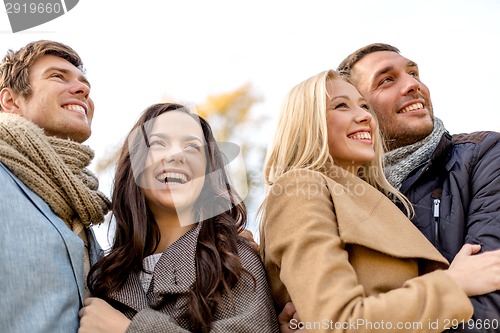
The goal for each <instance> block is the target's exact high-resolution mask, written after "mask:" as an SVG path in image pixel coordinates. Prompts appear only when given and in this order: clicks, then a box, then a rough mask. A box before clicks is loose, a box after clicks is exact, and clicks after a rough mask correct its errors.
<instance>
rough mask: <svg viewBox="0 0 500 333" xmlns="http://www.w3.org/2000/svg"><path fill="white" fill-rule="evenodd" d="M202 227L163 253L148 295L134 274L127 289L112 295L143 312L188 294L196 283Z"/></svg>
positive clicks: (191, 231)
mask: <svg viewBox="0 0 500 333" xmlns="http://www.w3.org/2000/svg"><path fill="white" fill-rule="evenodd" d="M202 223H203V222H200V223H198V225H197V226H196V227H194V228H192V229H190V230H189V231H187V232H186V233H185V234H184V235H183V236H182V237H180V238H179V239H178V240H177V241H175V242H174V243H173V244H172V245H170V246H169V247H168V248H167V249H166V250H165V251H163V253H162V255H161V257H160V259H159V260H158V263H157V264H156V266H155V269H154V271H153V278H152V280H151V285H150V287H149V290H148V291H147V293H145V292H144V289H143V288H142V286H141V282H140V280H139V274H137V273H131V274H129V276H128V278H127V281H126V282H125V284H124V286H123V288H122V289H121V290H120V291H118V292H116V293H114V294H112V295H110V296H111V298H112V299H114V300H116V301H118V302H120V303H122V304H125V305H127V306H129V307H131V308H132V309H134V310H136V311H140V310H142V309H145V308H148V307H153V308H154V307H156V306H160V305H161V303H162V301H163V298H164V297H165V296H168V295H175V294H183V293H186V292H188V291H189V290H190V288H191V286H192V285H193V284H194V283H195V281H196V262H195V260H196V245H197V242H198V235H199V232H200V229H201V224H202Z"/></svg>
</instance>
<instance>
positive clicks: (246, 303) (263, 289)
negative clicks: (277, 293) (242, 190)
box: [127, 244, 279, 333]
mask: <svg viewBox="0 0 500 333" xmlns="http://www.w3.org/2000/svg"><path fill="white" fill-rule="evenodd" d="M239 255H240V258H241V261H242V264H243V267H244V268H245V269H246V270H247V271H248V272H249V273H251V274H252V275H253V277H254V278H255V281H254V279H253V278H252V277H251V276H250V275H249V274H247V273H243V274H242V277H241V279H240V281H239V282H238V283H237V284H236V286H235V287H234V288H233V295H232V296H233V298H232V299H229V298H228V297H227V295H226V296H224V298H223V301H222V304H223V305H221V307H220V308H219V309H217V311H216V317H217V319H216V320H214V321H213V322H212V329H211V330H210V332H213V333H227V332H241V333H262V332H269V333H277V332H279V329H278V321H277V318H276V312H275V311H274V307H273V303H272V300H271V294H270V292H269V287H268V284H267V280H266V274H265V271H264V267H263V265H262V262H261V261H260V258H259V256H258V255H257V254H256V253H255V252H254V251H253V250H252V249H251V248H250V246H249V245H246V244H245V245H243V244H240V246H239ZM232 302H234V307H232V305H231V303H232ZM139 332H140V333H157V332H162V333H169V332H171V333H181V332H186V333H187V332H189V331H187V330H185V329H183V328H182V327H180V326H179V325H178V324H177V323H176V322H175V320H173V319H172V318H171V317H170V316H168V315H167V314H165V313H162V312H159V311H155V310H153V309H150V308H148V309H144V310H142V311H139V312H138V313H137V314H136V315H135V316H134V317H133V318H132V323H131V324H130V326H129V328H128V330H127V333H139Z"/></svg>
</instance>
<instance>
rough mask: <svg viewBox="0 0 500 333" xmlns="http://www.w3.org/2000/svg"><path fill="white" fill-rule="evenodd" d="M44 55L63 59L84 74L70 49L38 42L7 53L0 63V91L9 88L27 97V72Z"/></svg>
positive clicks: (75, 55) (64, 46)
mask: <svg viewBox="0 0 500 333" xmlns="http://www.w3.org/2000/svg"><path fill="white" fill-rule="evenodd" d="M45 55H54V56H56V57H60V58H63V59H65V60H67V61H69V62H70V63H71V64H73V65H74V66H75V67H77V68H79V69H80V70H81V71H82V72H84V69H83V62H82V60H81V58H80V56H79V55H78V54H77V53H76V52H75V51H74V50H73V49H72V48H71V47H69V46H67V45H65V44H62V43H59V42H54V41H50V40H39V41H35V42H31V43H29V44H27V45H26V46H24V47H22V48H21V49H19V50H18V51H16V52H14V51H13V50H9V51H7V54H6V55H5V57H4V58H3V59H2V62H1V63H0V90H2V89H3V88H11V89H12V90H13V91H14V92H16V93H19V94H21V95H22V96H24V97H29V96H30V95H31V87H30V84H29V70H30V68H31V66H32V65H33V64H34V63H35V62H36V61H37V60H38V59H40V58H41V57H43V56H45ZM0 108H1V106H0Z"/></svg>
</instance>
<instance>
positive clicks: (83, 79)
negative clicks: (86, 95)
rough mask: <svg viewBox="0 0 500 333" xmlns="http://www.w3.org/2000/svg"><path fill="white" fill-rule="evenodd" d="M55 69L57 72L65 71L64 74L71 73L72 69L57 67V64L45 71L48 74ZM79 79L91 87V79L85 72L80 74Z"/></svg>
mask: <svg viewBox="0 0 500 333" xmlns="http://www.w3.org/2000/svg"><path fill="white" fill-rule="evenodd" d="M54 71H55V72H60V73H63V74H70V70H69V69H66V68H61V67H55V66H52V67H49V68H47V69H46V70H45V71H44V72H43V73H44V74H47V73H49V72H54ZM78 80H79V81H80V82H83V83H84V84H86V85H87V86H89V88H90V87H91V85H90V82H89V80H87V78H86V77H85V75H83V74H82V75H79V76H78Z"/></svg>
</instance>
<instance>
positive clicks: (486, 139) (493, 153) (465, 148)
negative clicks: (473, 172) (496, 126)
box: [451, 131, 500, 166]
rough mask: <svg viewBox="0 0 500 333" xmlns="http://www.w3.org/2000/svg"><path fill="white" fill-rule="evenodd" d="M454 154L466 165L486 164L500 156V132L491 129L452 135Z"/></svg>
mask: <svg viewBox="0 0 500 333" xmlns="http://www.w3.org/2000/svg"><path fill="white" fill-rule="evenodd" d="M451 141H452V143H453V154H452V156H453V157H454V158H456V159H457V160H459V161H463V163H464V164H466V165H471V166H473V165H476V163H479V162H480V161H482V162H483V163H481V165H482V164H484V163H485V162H486V163H489V161H492V160H497V159H498V158H500V133H498V132H491V131H482V132H473V133H461V134H455V135H453V136H452V138H451Z"/></svg>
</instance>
